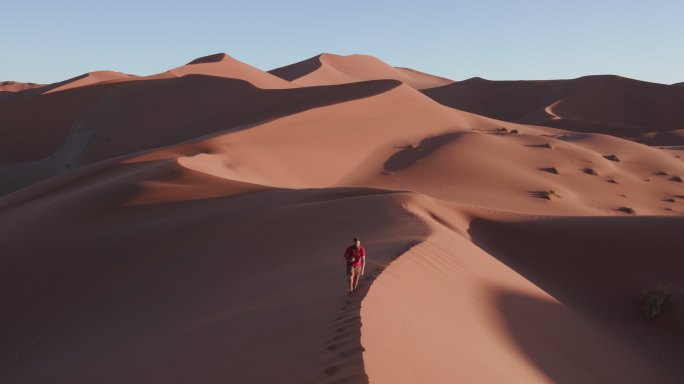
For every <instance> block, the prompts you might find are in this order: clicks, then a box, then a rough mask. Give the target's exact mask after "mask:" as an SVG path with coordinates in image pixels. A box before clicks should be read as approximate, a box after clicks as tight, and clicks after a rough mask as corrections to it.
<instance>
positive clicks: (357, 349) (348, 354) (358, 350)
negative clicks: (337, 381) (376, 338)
mask: <svg viewBox="0 0 684 384" xmlns="http://www.w3.org/2000/svg"><path fill="white" fill-rule="evenodd" d="M363 351H365V349H364V348H363V347H362V346H358V347H354V348H350V349H347V350H346V351H342V352H340V353H339V354H338V355H339V356H340V357H342V358H348V357H352V356H354V355H358V354H360V353H361V352H363Z"/></svg>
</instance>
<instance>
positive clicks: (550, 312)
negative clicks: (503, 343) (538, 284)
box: [497, 292, 681, 384]
mask: <svg viewBox="0 0 684 384" xmlns="http://www.w3.org/2000/svg"><path fill="white" fill-rule="evenodd" d="M497 307H498V309H499V311H500V314H501V321H502V323H503V325H504V326H505V328H506V329H507V330H508V332H509V335H510V337H511V340H512V341H513V342H514V343H515V345H517V346H518V348H520V350H521V351H522V352H523V353H524V354H525V356H527V358H529V359H530V360H531V361H532V362H533V363H534V364H535V366H536V367H537V368H538V369H539V370H540V371H541V372H543V373H544V374H545V375H546V376H547V377H548V378H549V379H550V380H551V381H552V382H554V383H559V384H575V383H635V384H636V383H646V382H657V383H676V382H678V381H677V379H678V377H681V376H679V375H680V374H681V372H678V370H677V369H672V367H670V366H668V364H665V363H664V362H663V361H662V359H661V357H660V356H658V355H654V354H648V353H643V351H640V350H639V349H638V346H635V345H634V344H633V343H632V341H631V340H629V339H625V338H622V337H620V335H618V334H615V333H613V332H610V331H609V330H606V328H605V327H602V325H601V324H597V323H595V322H593V321H592V320H591V319H590V318H589V319H588V318H586V317H584V316H582V315H581V314H578V313H576V312H574V311H573V310H572V309H569V308H567V307H565V306H563V305H562V304H559V303H554V302H551V301H546V300H541V299H539V298H536V297H531V296H527V295H523V294H519V293H514V292H502V293H500V294H499V295H498V300H497Z"/></svg>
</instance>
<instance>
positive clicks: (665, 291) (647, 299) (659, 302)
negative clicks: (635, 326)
mask: <svg viewBox="0 0 684 384" xmlns="http://www.w3.org/2000/svg"><path fill="white" fill-rule="evenodd" d="M671 293H672V286H671V285H665V284H658V286H657V287H656V288H655V289H653V290H651V291H646V292H644V294H643V295H642V296H641V311H642V313H643V315H644V318H645V319H646V320H651V319H652V318H654V317H656V316H658V315H660V314H661V313H662V312H663V310H664V309H665V308H667V307H668V306H669V305H670V294H671Z"/></svg>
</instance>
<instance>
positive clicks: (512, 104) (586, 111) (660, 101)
mask: <svg viewBox="0 0 684 384" xmlns="http://www.w3.org/2000/svg"><path fill="white" fill-rule="evenodd" d="M424 93H425V94H426V95H428V96H430V97H431V98H433V99H434V100H436V101H438V102H440V103H442V104H444V105H448V106H450V107H453V108H458V109H461V110H465V111H469V112H473V113H477V114H481V115H485V116H490V117H493V118H497V119H501V120H507V121H513V122H519V123H525V124H535V125H544V126H549V127H556V128H563V129H568V130H572V131H576V132H592V133H606V134H611V135H617V136H621V137H628V138H638V137H639V136H638V135H641V134H648V133H662V132H668V131H671V130H676V129H681V122H682V120H683V119H684V114H683V113H684V112H682V110H681V108H679V106H680V105H682V103H684V89H681V88H679V87H672V86H668V85H663V84H656V83H648V82H643V81H638V80H633V79H628V78H623V77H619V76H607V75H604V76H587V77H581V78H577V79H572V80H548V81H489V80H484V79H481V78H473V79H469V80H466V81H461V82H457V83H454V84H450V85H446V86H443V87H437V88H432V89H427V90H424ZM635 106H638V108H635ZM670 144H671V145H678V144H680V142H679V140H676V141H675V142H672V143H670Z"/></svg>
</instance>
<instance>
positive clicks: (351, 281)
mask: <svg viewBox="0 0 684 384" xmlns="http://www.w3.org/2000/svg"><path fill="white" fill-rule="evenodd" d="M349 292H354V275H351V276H349Z"/></svg>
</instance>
